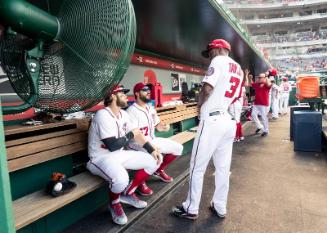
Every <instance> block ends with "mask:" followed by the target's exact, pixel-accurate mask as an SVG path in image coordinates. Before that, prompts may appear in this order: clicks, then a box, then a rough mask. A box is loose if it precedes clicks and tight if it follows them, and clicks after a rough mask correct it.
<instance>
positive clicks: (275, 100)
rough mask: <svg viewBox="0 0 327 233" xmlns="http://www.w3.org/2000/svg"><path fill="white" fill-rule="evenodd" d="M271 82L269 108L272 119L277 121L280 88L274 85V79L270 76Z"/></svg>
mask: <svg viewBox="0 0 327 233" xmlns="http://www.w3.org/2000/svg"><path fill="white" fill-rule="evenodd" d="M270 81H271V84H272V86H271V108H272V119H273V120H277V119H278V112H279V92H280V88H279V86H278V85H277V84H276V83H275V78H274V77H273V76H270Z"/></svg>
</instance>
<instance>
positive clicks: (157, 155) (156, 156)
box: [151, 150, 162, 164]
mask: <svg viewBox="0 0 327 233" xmlns="http://www.w3.org/2000/svg"><path fill="white" fill-rule="evenodd" d="M151 155H152V157H153V158H154V159H155V160H156V161H157V164H161V163H162V154H160V153H159V152H158V151H157V150H154V151H153V152H152V153H151Z"/></svg>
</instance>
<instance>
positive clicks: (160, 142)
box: [127, 83, 183, 196]
mask: <svg viewBox="0 0 327 233" xmlns="http://www.w3.org/2000/svg"><path fill="white" fill-rule="evenodd" d="M133 91H134V96H135V103H134V104H132V105H131V106H130V107H129V108H128V109H127V113H128V114H129V115H130V118H131V120H132V121H133V123H134V125H136V126H137V127H138V128H139V129H140V130H141V131H142V132H143V134H144V136H145V137H146V139H147V140H148V141H150V142H151V144H152V145H154V146H155V147H156V148H158V150H159V151H160V153H162V154H163V155H164V157H163V161H162V163H161V165H160V167H159V168H158V170H157V171H156V172H155V173H154V174H153V175H154V176H156V177H157V178H159V179H161V180H162V181H164V182H167V183H169V182H172V181H173V177H171V176H169V175H168V174H166V172H165V168H166V167H167V166H168V165H169V164H170V163H171V162H173V161H174V160H175V159H176V157H177V156H180V155H182V152H183V146H182V145H181V144H180V143H178V142H175V141H173V140H170V139H167V138H158V137H155V135H154V133H155V130H158V131H159V132H162V131H168V130H169V125H168V124H164V123H162V122H160V119H159V117H158V115H157V112H156V110H155V109H154V108H153V107H152V106H151V105H149V104H147V103H148V102H149V101H150V100H151V96H150V94H151V92H150V88H149V87H148V86H147V85H145V84H144V83H137V84H136V85H135V86H134V88H133ZM129 146H130V148H131V149H134V150H141V151H144V148H142V147H141V146H140V145H139V144H138V143H137V142H135V141H134V140H132V141H131V143H130V144H129ZM138 192H139V193H140V194H141V195H144V196H148V195H151V194H152V193H153V191H152V190H151V189H150V188H149V187H148V186H147V185H146V183H145V182H143V183H141V184H140V186H139V187H138Z"/></svg>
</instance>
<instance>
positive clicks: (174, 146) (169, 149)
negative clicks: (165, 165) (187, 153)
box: [129, 137, 184, 156]
mask: <svg viewBox="0 0 327 233" xmlns="http://www.w3.org/2000/svg"><path fill="white" fill-rule="evenodd" d="M150 142H151V144H153V145H154V146H156V147H158V148H159V150H160V153H162V154H163V155H165V154H173V155H175V156H180V155H182V153H183V148H184V147H183V145H182V144H180V143H178V142H175V141H173V140H171V139H168V138H159V137H155V138H154V139H153V140H151V141H150ZM129 147H130V149H132V150H137V151H143V152H146V150H145V149H144V148H143V147H141V146H140V145H138V144H131V145H129Z"/></svg>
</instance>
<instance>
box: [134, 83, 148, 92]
mask: <svg viewBox="0 0 327 233" xmlns="http://www.w3.org/2000/svg"><path fill="white" fill-rule="evenodd" d="M144 87H147V88H149V86H148V85H147V84H145V83H136V84H135V86H134V88H133V92H134V94H135V93H136V92H139V91H141V90H142V89H143V88H144Z"/></svg>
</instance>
